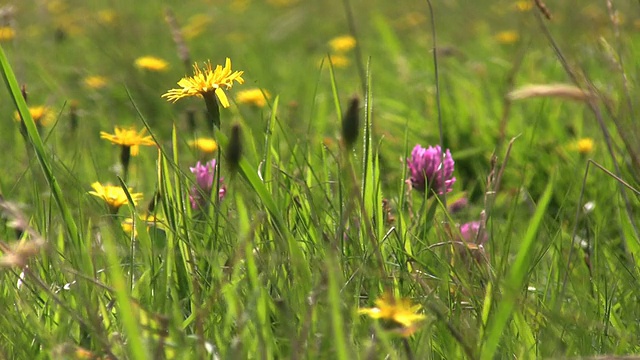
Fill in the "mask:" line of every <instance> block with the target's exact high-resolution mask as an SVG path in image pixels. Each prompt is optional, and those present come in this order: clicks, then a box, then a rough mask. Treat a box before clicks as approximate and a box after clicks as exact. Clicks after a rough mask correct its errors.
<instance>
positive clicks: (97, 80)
mask: <svg viewBox="0 0 640 360" xmlns="http://www.w3.org/2000/svg"><path fill="white" fill-rule="evenodd" d="M82 82H83V83H84V86H86V87H88V88H90V89H102V88H103V87H105V86H107V78H105V77H104V76H99V75H93V76H87V77H86V78H84V79H83V80H82Z"/></svg>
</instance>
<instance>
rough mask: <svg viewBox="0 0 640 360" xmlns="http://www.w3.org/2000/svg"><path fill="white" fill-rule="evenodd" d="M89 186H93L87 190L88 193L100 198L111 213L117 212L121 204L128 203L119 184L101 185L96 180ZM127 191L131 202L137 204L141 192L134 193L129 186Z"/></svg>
mask: <svg viewBox="0 0 640 360" xmlns="http://www.w3.org/2000/svg"><path fill="white" fill-rule="evenodd" d="M91 187H92V188H93V191H89V192H88V193H89V194H91V195H93V196H95V197H98V198H101V199H102V200H103V201H104V202H105V203H106V204H107V206H108V207H109V209H110V210H111V212H113V213H115V212H117V211H118V209H119V208H120V207H121V206H122V205H125V204H128V203H129V199H128V198H127V194H126V192H125V191H124V189H123V188H122V187H120V186H113V185H102V184H101V183H100V182H98V181H96V182H94V183H93V184H91ZM128 191H129V195H131V199H132V200H133V204H134V205H137V204H138V201H139V200H140V199H142V194H141V193H134V192H133V189H131V188H129V189H128Z"/></svg>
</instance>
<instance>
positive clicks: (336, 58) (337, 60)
mask: <svg viewBox="0 0 640 360" xmlns="http://www.w3.org/2000/svg"><path fill="white" fill-rule="evenodd" d="M327 60H330V61H331V65H333V67H334V68H338V69H342V68H346V67H347V66H349V64H350V63H351V62H350V61H349V58H347V57H346V56H343V55H340V54H331V56H330V57H329V58H327ZM320 63H321V62H320ZM325 63H326V61H325Z"/></svg>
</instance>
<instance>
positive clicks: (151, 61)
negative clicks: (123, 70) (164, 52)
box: [135, 56, 169, 71]
mask: <svg viewBox="0 0 640 360" xmlns="http://www.w3.org/2000/svg"><path fill="white" fill-rule="evenodd" d="M135 65H136V67H137V68H138V69H142V70H149V71H165V70H167V68H168V67H169V63H168V62H166V61H164V60H162V59H160V58H157V57H155V56H142V57H139V58H137V59H136V61H135Z"/></svg>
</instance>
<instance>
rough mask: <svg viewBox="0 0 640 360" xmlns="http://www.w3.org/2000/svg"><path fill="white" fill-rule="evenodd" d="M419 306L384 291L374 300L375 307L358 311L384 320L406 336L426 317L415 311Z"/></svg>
mask: <svg viewBox="0 0 640 360" xmlns="http://www.w3.org/2000/svg"><path fill="white" fill-rule="evenodd" d="M420 308H421V306H420V305H412V304H411V301H409V300H408V299H396V298H394V296H393V295H391V294H389V293H386V294H384V295H383V296H382V297H380V298H378V299H377V300H376V307H373V308H362V309H359V310H358V313H359V314H362V315H367V316H369V317H370V318H372V319H382V320H385V321H387V325H390V327H391V329H392V330H394V331H396V332H398V333H400V334H401V335H402V336H405V337H407V336H410V335H411V334H413V333H414V332H415V331H416V330H417V329H418V325H419V324H420V323H421V322H422V321H423V320H425V319H426V316H424V315H423V314H418V313H417V312H418V311H419V310H420Z"/></svg>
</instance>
